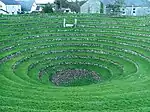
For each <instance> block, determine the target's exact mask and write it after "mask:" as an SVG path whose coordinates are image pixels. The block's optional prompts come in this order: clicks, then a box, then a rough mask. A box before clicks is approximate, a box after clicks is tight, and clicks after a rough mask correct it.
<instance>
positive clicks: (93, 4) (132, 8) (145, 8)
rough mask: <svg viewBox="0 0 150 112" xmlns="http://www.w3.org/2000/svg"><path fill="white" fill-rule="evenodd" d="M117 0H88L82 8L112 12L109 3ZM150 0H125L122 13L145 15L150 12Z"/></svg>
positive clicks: (85, 10)
mask: <svg viewBox="0 0 150 112" xmlns="http://www.w3.org/2000/svg"><path fill="white" fill-rule="evenodd" d="M114 2H115V0H88V1H87V2H86V3H84V4H83V5H82V6H81V8H80V12H81V13H103V14H107V13H110V12H109V10H108V5H109V4H114ZM148 4H149V1H148V0H124V5H123V7H122V8H121V9H120V11H121V15H126V16H143V15H147V14H150V6H149V5H148Z"/></svg>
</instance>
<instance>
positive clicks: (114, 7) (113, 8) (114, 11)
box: [107, 0, 125, 15]
mask: <svg viewBox="0 0 150 112" xmlns="http://www.w3.org/2000/svg"><path fill="white" fill-rule="evenodd" d="M124 4H125V3H124V0H115V2H114V3H113V4H108V5H107V9H108V12H109V14H110V15H120V13H121V11H120V8H121V7H123V6H124Z"/></svg>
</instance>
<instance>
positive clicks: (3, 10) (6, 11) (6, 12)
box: [0, 9, 8, 13]
mask: <svg viewBox="0 0 150 112" xmlns="http://www.w3.org/2000/svg"><path fill="white" fill-rule="evenodd" d="M0 10H2V11H4V12H6V13H8V12H7V11H5V10H3V9H0Z"/></svg>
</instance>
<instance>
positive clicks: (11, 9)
mask: <svg viewBox="0 0 150 112" xmlns="http://www.w3.org/2000/svg"><path fill="white" fill-rule="evenodd" d="M6 11H7V12H9V14H17V13H18V11H19V12H20V11H21V5H6Z"/></svg>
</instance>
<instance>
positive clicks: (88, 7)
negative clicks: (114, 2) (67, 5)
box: [80, 0, 101, 13]
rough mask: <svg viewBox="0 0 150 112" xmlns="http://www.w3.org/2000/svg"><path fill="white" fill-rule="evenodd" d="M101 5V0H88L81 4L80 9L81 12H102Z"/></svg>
mask: <svg viewBox="0 0 150 112" xmlns="http://www.w3.org/2000/svg"><path fill="white" fill-rule="evenodd" d="M100 6H101V2H100V1H99V0H88V1H87V2H86V3H84V4H83V5H82V6H81V8H80V11H81V13H100Z"/></svg>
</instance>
